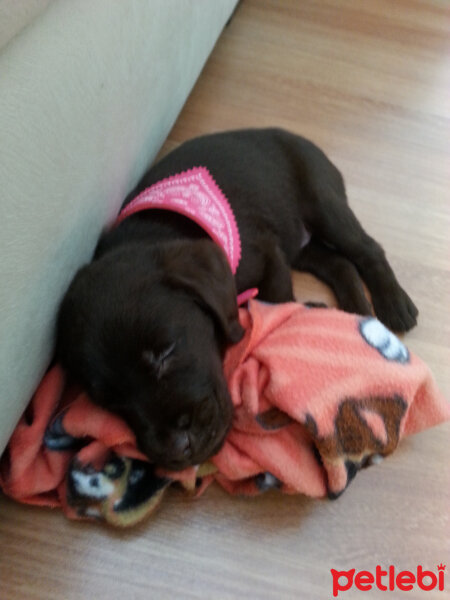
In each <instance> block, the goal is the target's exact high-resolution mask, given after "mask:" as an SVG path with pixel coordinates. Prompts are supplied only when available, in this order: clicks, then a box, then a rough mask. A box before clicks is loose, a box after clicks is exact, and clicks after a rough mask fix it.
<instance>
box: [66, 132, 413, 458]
mask: <svg viewBox="0 0 450 600" xmlns="http://www.w3.org/2000/svg"><path fill="white" fill-rule="evenodd" d="M194 166H205V167H207V169H208V170H209V172H210V173H211V174H212V176H213V177H214V179H215V181H216V182H217V184H218V185H219V187H220V188H221V189H222V191H223V193H224V194H225V196H226V198H227V199H228V202H229V204H230V205H231V208H232V210H233V212H234V215H235V218H236V221H237V225H238V228H239V233H240V237H241V245H242V258H241V261H240V263H239V266H238V269H237V272H236V275H235V277H233V275H232V272H231V269H230V266H229V264H228V262H227V259H226V257H225V255H224V253H223V251H222V250H221V249H220V248H219V247H218V246H217V245H216V244H215V243H214V242H213V241H212V240H211V239H210V238H209V236H208V235H207V234H206V232H205V231H203V229H201V228H200V227H199V226H198V225H197V224H196V223H194V221H192V220H189V219H188V218H186V217H185V216H182V215H180V214H177V213H173V212H170V211H165V210H159V209H152V210H146V211H143V212H139V213H137V214H135V215H132V216H130V217H128V218H126V219H125V220H124V221H122V222H121V223H120V224H119V225H118V226H117V227H115V228H114V229H112V230H110V231H108V232H106V233H105V234H104V235H103V236H102V238H101V239H100V242H99V244H98V246H97V249H96V252H95V255H94V259H93V261H92V263H91V264H89V265H87V266H85V267H83V268H82V269H81V270H80V271H79V272H78V273H77V275H76V276H75V278H74V280H73V282H72V284H71V285H70V287H69V289H68V291H67V293H66V295H65V297H64V299H63V302H62V305H61V308H60V312H59V318H58V325H57V356H58V358H59V360H60V361H61V362H62V363H63V365H64V366H65V367H66V368H67V369H68V370H69V372H70V373H71V374H72V375H73V376H74V377H76V378H77V379H78V380H79V381H80V382H81V383H82V384H83V385H84V386H85V387H86V389H87V391H88V392H89V394H90V395H91V397H92V399H93V401H94V402H96V403H98V404H100V405H101V406H103V407H105V408H107V409H108V410H111V411H113V412H115V413H116V414H118V415H120V416H121V417H123V418H124V419H125V420H126V422H127V423H128V424H129V425H130V427H131V428H132V429H133V430H134V432H135V433H136V437H137V442H138V446H139V448H140V449H141V450H142V451H143V452H144V453H145V454H146V455H147V456H148V457H149V458H150V459H151V460H152V461H154V462H156V463H157V464H159V465H161V466H163V467H166V468H169V469H183V468H185V467H186V466H189V465H195V464H199V463H201V462H203V461H204V460H206V459H207V458H209V457H210V456H212V455H214V454H215V453H216V452H217V451H218V450H219V449H220V447H221V445H222V443H223V441H224V439H225V436H226V434H227V431H228V429H229V427H230V425H231V419H232V406H231V402H230V397H229V393H228V390H227V386H226V384H225V380H224V376H223V372H222V359H223V355H224V352H225V350H226V348H227V347H228V346H229V345H230V344H233V343H236V342H238V341H239V340H240V338H241V337H242V335H243V330H242V328H241V326H240V324H239V320H238V309H237V303H236V293H240V292H242V291H243V290H246V289H248V288H251V287H257V288H258V289H259V299H261V300H265V301H268V302H284V301H289V300H293V291H292V283H291V273H290V271H291V268H296V269H300V270H305V271H309V272H311V273H313V274H315V275H316V276H318V277H319V278H321V279H322V280H324V281H325V282H326V283H328V284H329V285H330V286H331V288H332V289H333V290H334V292H335V294H336V297H337V300H338V302H339V305H340V307H341V308H342V309H344V310H347V311H350V312H356V313H360V314H370V313H371V307H370V305H369V303H368V301H367V299H366V296H365V294H364V291H363V287H362V284H361V278H362V280H364V282H365V283H366V285H367V287H368V289H369V292H370V294H371V298H372V303H373V306H374V309H375V312H376V314H377V316H378V317H379V319H380V320H381V321H383V322H384V323H385V324H386V325H387V326H388V327H390V328H391V329H393V330H395V331H406V330H408V329H410V328H411V327H413V326H414V325H415V323H416V316H417V309H416V307H415V306H414V304H413V302H412V301H411V299H410V298H409V297H408V295H407V294H406V293H405V292H404V290H403V289H402V288H401V287H400V285H399V283H398V282H397V280H396V278H395V275H394V273H393V271H392V269H391V268H390V266H389V264H388V262H387V261H386V258H385V255H384V252H383V250H382V248H381V247H380V245H379V244H378V243H377V242H375V241H374V240H373V239H372V238H371V237H369V236H368V235H367V233H365V231H364V230H363V229H362V227H361V225H360V224H359V222H358V220H357V219H356V217H355V215H354V214H353V212H352V211H351V209H350V208H349V206H348V204H347V199H346V194H345V188H344V182H343V179H342V177H341V175H340V173H339V171H338V170H337V169H336V168H335V167H334V165H333V164H332V163H331V162H330V161H329V160H328V158H327V157H326V156H325V155H324V154H323V152H322V151H321V150H320V149H319V148H317V147H316V146H315V145H314V144H312V143H311V142H309V141H307V140H306V139H304V138H301V137H299V136H297V135H294V134H292V133H289V132H287V131H283V130H279V129H263V130H258V129H255V130H242V131H231V132H225V133H218V134H214V135H208V136H204V137H200V138H197V139H194V140H191V141H189V142H186V143H184V144H182V145H181V146H179V147H178V148H177V149H176V150H174V151H173V152H172V153H170V154H169V155H168V156H166V157H165V158H163V159H162V160H161V161H160V162H159V163H157V164H156V165H155V166H153V167H152V168H151V169H150V171H149V172H148V173H147V174H146V175H145V176H144V178H143V179H142V181H141V182H140V183H139V185H138V186H137V188H136V189H135V190H134V191H133V192H132V194H130V196H129V197H128V198H127V199H126V201H125V203H124V205H127V204H128V203H129V202H130V201H131V200H132V199H133V198H134V197H136V196H137V195H138V194H139V193H140V192H141V191H142V190H144V189H146V188H148V187H149V186H151V185H153V184H155V183H157V182H158V181H161V180H162V179H164V178H166V177H168V176H171V175H174V174H177V173H181V172H183V171H186V170H188V169H191V168H192V167H194ZM306 242H307V243H306ZM305 244H306V245H305Z"/></svg>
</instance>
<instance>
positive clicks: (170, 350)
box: [142, 342, 175, 379]
mask: <svg viewBox="0 0 450 600" xmlns="http://www.w3.org/2000/svg"><path fill="white" fill-rule="evenodd" d="M174 350H175V342H173V343H172V344H170V346H167V348H164V350H162V351H160V352H154V351H153V350H144V352H143V353H142V360H143V362H144V364H145V365H146V366H147V367H149V368H150V369H151V371H152V372H153V373H154V374H155V375H156V377H157V379H159V378H160V377H162V376H163V375H164V374H165V373H167V371H168V369H169V367H170V364H171V362H172V361H173V357H174Z"/></svg>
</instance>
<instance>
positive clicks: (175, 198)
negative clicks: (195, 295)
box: [115, 167, 258, 304]
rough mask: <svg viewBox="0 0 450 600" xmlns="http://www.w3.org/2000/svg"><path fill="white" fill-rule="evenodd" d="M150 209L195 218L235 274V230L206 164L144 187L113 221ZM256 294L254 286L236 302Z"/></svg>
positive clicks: (237, 251)
mask: <svg viewBox="0 0 450 600" xmlns="http://www.w3.org/2000/svg"><path fill="white" fill-rule="evenodd" d="M150 208H162V209H165V210H172V211H174V212H177V213H180V214H181V215H184V216H185V217H189V218H190V219H192V220H193V221H195V222H196V223H197V225H200V227H202V229H204V230H205V231H206V233H207V234H208V235H209V236H210V237H211V238H212V239H213V240H214V241H215V242H216V243H217V244H218V245H219V246H220V247H221V248H222V250H223V251H224V252H225V254H226V256H227V258H228V262H229V263H230V267H231V271H232V272H233V274H235V273H236V269H237V267H238V264H239V260H240V258H241V241H240V237H239V230H238V228H237V225H236V220H235V218H234V214H233V211H232V210H231V207H230V205H229V204H228V201H227V199H226V198H225V196H224V195H223V193H222V190H221V189H220V188H219V186H218V185H217V183H216V182H215V181H214V179H213V178H212V176H211V174H210V173H209V171H208V169H207V168H206V167H194V168H193V169H189V171H184V172H183V173H179V174H177V175H173V176H172V177H167V178H166V179H163V180H162V181H160V182H158V183H155V184H154V185H152V186H150V187H149V188H147V189H145V190H144V191H143V192H141V193H140V194H139V196H136V198H134V200H132V201H131V202H130V204H128V205H127V206H125V208H124V209H123V210H122V211H121V212H120V213H119V216H118V217H117V220H116V223H115V224H116V225H118V224H119V223H121V222H122V221H123V220H124V219H126V218H127V217H129V216H130V215H134V214H135V213H137V212H140V211H141V210H147V209H150ZM257 293H258V292H257V290H256V289H255V288H253V289H251V290H246V291H245V292H243V293H242V294H239V296H238V303H239V304H242V303H243V302H246V301H247V300H249V299H250V298H254V297H255V296H256V294H257Z"/></svg>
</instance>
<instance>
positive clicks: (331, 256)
mask: <svg viewBox="0 0 450 600" xmlns="http://www.w3.org/2000/svg"><path fill="white" fill-rule="evenodd" d="M292 266H293V267H294V268H295V269H298V270H299V271H307V272H308V273H312V274H313V275H315V276H316V277H318V278H319V279H321V280H322V281H324V282H325V283H326V284H327V285H329V286H330V288H331V289H332V290H333V292H334V294H335V296H336V299H337V301H338V304H339V307H340V308H342V310H345V311H347V312H350V313H358V314H360V315H370V314H371V312H372V310H371V306H370V303H369V301H368V300H367V298H366V296H365V294H364V289H363V286H362V283H361V278H360V276H359V273H358V271H357V269H356V267H355V265H353V264H352V263H351V262H350V261H349V260H347V259H346V258H345V257H344V256H342V255H340V254H339V253H338V252H336V250H333V249H332V248H329V247H328V246H326V245H325V244H323V243H322V242H320V241H319V240H317V239H316V238H314V237H312V238H311V241H310V242H309V244H308V245H307V246H305V247H304V248H303V249H302V250H301V251H300V254H299V255H298V256H297V258H296V259H295V260H294V262H293V265H292Z"/></svg>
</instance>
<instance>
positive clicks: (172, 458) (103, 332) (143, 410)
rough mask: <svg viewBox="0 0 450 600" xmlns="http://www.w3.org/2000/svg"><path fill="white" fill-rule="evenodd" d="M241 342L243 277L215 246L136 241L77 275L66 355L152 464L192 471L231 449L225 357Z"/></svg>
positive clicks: (63, 347)
mask: <svg viewBox="0 0 450 600" xmlns="http://www.w3.org/2000/svg"><path fill="white" fill-rule="evenodd" d="M242 335H243V330H242V328H241V326H240V324H239V320H238V310H237V305H236V290H235V285H234V279H233V276H232V273H231V271H230V268H229V266H228V263H227V261H226V258H225V256H224V255H223V253H222V251H221V250H220V249H219V248H218V247H217V246H216V245H215V244H214V243H213V242H210V241H209V240H200V241H194V242H191V241H189V242H176V243H171V244H164V245H162V247H161V248H155V247H153V246H150V245H146V244H144V243H136V244H130V245H127V246H126V247H119V248H117V249H116V250H114V251H111V252H109V253H108V254H106V255H105V256H104V257H102V258H100V259H98V260H96V261H94V262H93V263H92V264H90V265H88V266H87V267H84V268H83V269H81V270H80V271H79V272H78V274H77V275H76V277H75V279H74V281H73V282H72V284H71V286H70V288H69V290H68V292H67V294H66V296H65V298H64V300H63V302H62V305H61V309H60V313H59V318H58V331H57V355H58V358H59V360H61V362H62V363H63V365H64V366H65V367H66V368H67V369H68V370H69V371H70V372H71V373H72V374H73V375H74V376H75V377H76V378H77V379H78V380H79V381H80V382H81V383H82V384H83V385H84V386H85V387H86V389H87V391H88V392H89V394H90V396H91V397H92V399H93V401H94V402H96V403H98V404H100V405H101V406H103V407H105V408H107V409H108V410H111V411H112V412H115V413H116V414H118V415H120V416H121V417H123V418H124V419H125V421H126V422H127V423H128V424H129V425H130V427H131V428H132V429H133V431H134V432H135V434H136V438H137V443H138V447H139V448H140V449H141V450H142V451H143V452H144V453H145V454H146V455H147V456H148V457H149V458H150V460H152V461H154V462H155V463H157V464H158V465H161V466H163V467H166V468H168V469H183V468H185V467H187V466H189V465H194V464H199V463H201V462H203V461H204V460H206V459H207V458H209V457H210V456H212V455H214V454H215V453H216V452H217V451H218V450H219V449H220V447H221V445H222V443H223V441H224V438H225V435H226V433H227V431H228V429H229V427H230V425H231V419H232V405H231V400H230V396H229V393H228V390H227V386H226V382H225V379H224V375H223V371H222V358H223V353H224V350H225V348H226V347H227V345H229V344H232V343H235V342H237V341H239V339H240V338H241V337H242Z"/></svg>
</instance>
